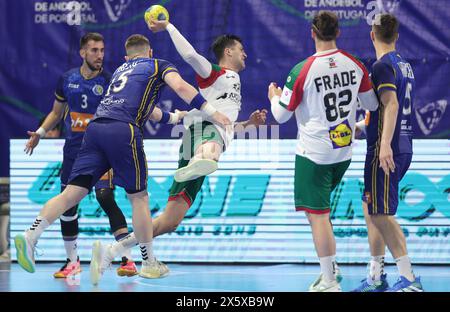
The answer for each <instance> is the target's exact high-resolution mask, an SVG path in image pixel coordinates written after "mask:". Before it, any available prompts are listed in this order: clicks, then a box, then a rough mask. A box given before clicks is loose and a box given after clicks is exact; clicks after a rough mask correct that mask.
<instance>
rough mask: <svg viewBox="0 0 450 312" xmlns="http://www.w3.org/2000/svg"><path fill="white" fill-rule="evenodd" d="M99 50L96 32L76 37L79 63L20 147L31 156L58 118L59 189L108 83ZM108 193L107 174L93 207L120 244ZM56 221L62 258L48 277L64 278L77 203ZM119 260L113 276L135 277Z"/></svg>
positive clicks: (121, 228) (123, 231)
mask: <svg viewBox="0 0 450 312" xmlns="http://www.w3.org/2000/svg"><path fill="white" fill-rule="evenodd" d="M104 46H105V45H104V40H103V36H102V35H101V34H99V33H87V34H85V35H84V36H83V37H82V38H81V40H80V56H81V58H82V59H83V64H82V65H81V67H76V68H73V69H71V70H69V71H67V72H66V73H64V74H63V75H62V76H61V77H60V79H59V81H58V84H57V88H56V91H55V101H54V103H53V109H52V111H51V112H50V113H49V114H48V116H47V118H46V119H45V121H44V123H43V124H42V125H41V127H40V128H39V129H38V130H37V131H36V132H29V135H30V139H29V141H28V142H27V145H26V152H28V153H30V155H31V154H32V153H33V149H34V148H35V147H36V146H37V145H38V143H39V139H40V138H41V137H43V136H44V135H45V133H46V131H48V130H50V129H53V127H54V126H55V125H56V124H58V123H59V122H60V121H61V119H64V123H65V126H66V141H65V144H64V156H63V163H62V168H61V191H63V190H64V188H65V187H66V186H67V183H68V179H69V175H70V172H71V171H72V166H73V163H74V161H75V158H76V156H77V154H78V151H79V150H80V147H81V141H82V139H83V136H84V133H85V131H86V127H87V125H88V123H89V121H90V120H91V119H92V117H93V116H94V113H95V111H96V110H97V107H98V105H99V104H100V100H101V99H102V97H103V95H104V93H105V92H106V89H107V87H108V84H109V81H110V79H111V74H110V73H107V72H105V71H104V70H103V57H104ZM113 189H114V186H113V184H112V172H108V173H106V174H105V175H104V176H103V177H102V178H101V179H100V181H99V182H98V183H97V184H96V185H95V195H96V198H97V201H98V203H99V204H100V206H101V207H102V209H103V210H104V211H105V212H106V214H107V215H108V218H109V223H110V226H111V232H112V233H113V235H114V237H115V239H116V240H120V239H122V238H123V237H124V236H126V235H127V234H128V227H127V222H126V220H125V216H124V215H123V213H122V211H121V210H120V209H119V207H118V206H117V203H116V201H115V200H114V192H113ZM60 221H61V232H62V236H63V240H64V247H65V249H66V254H67V260H66V263H65V264H64V265H63V267H62V268H61V269H60V270H58V271H57V272H55V273H54V275H53V276H54V277H55V278H66V277H67V276H70V275H74V274H77V273H79V272H80V271H81V266H80V261H79V258H78V252H77V238H78V233H79V226H78V205H75V206H74V207H72V208H71V209H69V210H68V211H66V212H65V213H64V214H63V215H62V216H61V217H60ZM122 256H123V257H122V262H121V265H120V267H119V268H118V269H117V273H118V274H119V275H120V276H132V275H135V274H137V269H136V265H135V264H134V262H133V261H132V259H131V254H130V253H125V254H122Z"/></svg>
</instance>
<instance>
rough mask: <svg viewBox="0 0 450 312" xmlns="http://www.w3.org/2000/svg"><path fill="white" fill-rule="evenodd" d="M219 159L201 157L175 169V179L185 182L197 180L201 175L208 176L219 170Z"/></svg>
mask: <svg viewBox="0 0 450 312" xmlns="http://www.w3.org/2000/svg"><path fill="white" fill-rule="evenodd" d="M217 167H218V165H217V161H215V160H210V159H199V160H194V161H192V162H191V163H190V164H189V165H187V166H186V167H183V168H180V169H178V170H177V171H175V175H174V179H175V181H177V182H185V181H190V180H195V179H197V178H199V177H202V176H206V175H208V174H211V173H213V172H214V171H216V170H217Z"/></svg>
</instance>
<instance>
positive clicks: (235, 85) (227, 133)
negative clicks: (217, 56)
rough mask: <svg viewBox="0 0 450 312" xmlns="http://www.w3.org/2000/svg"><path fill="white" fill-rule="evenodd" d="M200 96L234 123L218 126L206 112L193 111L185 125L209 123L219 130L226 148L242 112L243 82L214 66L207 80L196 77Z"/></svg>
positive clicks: (232, 73) (185, 118)
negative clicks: (224, 126) (200, 122)
mask: <svg viewBox="0 0 450 312" xmlns="http://www.w3.org/2000/svg"><path fill="white" fill-rule="evenodd" d="M196 79H197V83H198V87H199V91H200V94H201V95H202V96H203V97H204V98H205V99H206V100H207V101H208V103H209V104H211V105H212V106H214V107H215V108H216V109H217V110H218V111H219V112H221V113H222V114H224V115H225V116H227V117H228V118H229V119H230V121H231V122H232V125H231V126H228V127H226V129H224V128H223V127H221V126H219V125H216V123H215V121H214V120H213V119H212V118H211V117H210V116H208V115H206V114H205V113H204V112H202V111H199V110H197V109H193V110H191V111H190V112H189V113H188V114H187V115H186V116H185V117H184V125H185V126H186V127H189V126H190V125H192V124H193V123H195V122H199V121H205V120H206V121H209V122H211V123H213V124H214V125H215V127H216V128H217V129H218V130H219V132H220V134H221V136H222V138H223V140H224V143H225V146H228V145H229V144H230V142H231V140H232V139H233V137H234V130H233V128H234V122H235V121H236V120H237V118H238V114H239V111H240V110H241V80H240V78H239V74H238V73H236V72H234V71H232V70H229V69H225V68H222V67H220V66H218V65H214V64H212V70H211V74H210V75H209V76H208V77H207V78H202V77H200V76H199V75H197V76H196Z"/></svg>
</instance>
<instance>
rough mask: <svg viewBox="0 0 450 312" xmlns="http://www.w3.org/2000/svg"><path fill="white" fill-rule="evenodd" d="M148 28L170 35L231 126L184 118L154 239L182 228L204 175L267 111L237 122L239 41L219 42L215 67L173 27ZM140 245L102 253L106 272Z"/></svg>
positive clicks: (130, 240)
mask: <svg viewBox="0 0 450 312" xmlns="http://www.w3.org/2000/svg"><path fill="white" fill-rule="evenodd" d="M149 27H150V29H151V30H152V31H153V32H158V31H162V30H167V31H168V33H169V35H170V38H171V40H172V42H173V43H174V45H175V48H176V49H177V51H178V53H179V54H180V55H181V57H182V58H183V59H184V60H185V61H186V62H187V63H188V64H189V65H191V66H192V68H193V69H194V70H195V72H196V74H197V75H196V80H197V83H198V87H199V91H200V94H201V95H202V96H203V97H204V98H205V99H207V102H208V104H209V105H210V106H211V107H212V109H213V110H214V111H217V112H220V113H221V114H223V115H225V116H226V117H227V118H228V119H229V120H230V122H231V125H230V126H229V127H227V128H223V127H222V126H220V125H219V124H218V123H217V122H216V121H214V120H213V119H211V118H210V117H209V116H208V115H206V114H204V113H203V112H201V111H199V110H197V109H194V110H191V111H190V112H189V113H188V114H187V115H186V116H185V117H184V125H185V127H186V131H185V132H184V134H183V139H182V141H183V143H182V144H181V147H180V159H179V162H178V165H179V169H178V170H177V171H176V172H175V177H174V178H175V181H174V182H173V184H172V186H171V188H170V191H169V198H168V203H167V205H166V207H165V209H164V212H163V213H162V214H161V215H159V216H158V217H157V218H155V219H153V237H156V236H159V235H162V234H164V233H169V232H172V231H174V230H175V229H176V228H177V227H178V225H179V224H180V223H181V221H182V220H183V218H184V216H185V214H186V212H187V211H188V210H189V208H190V207H191V205H192V204H193V202H194V200H195V198H196V196H197V194H198V192H200V190H201V186H202V184H203V181H204V179H205V176H206V175H208V174H210V173H212V172H213V171H215V170H216V169H217V162H218V160H219V157H220V155H221V154H222V153H223V152H224V151H225V149H226V148H227V147H228V145H229V144H230V142H231V140H232V139H233V137H234V130H235V126H237V125H239V126H240V127H239V128H240V129H245V127H246V126H247V125H254V126H258V125H260V124H264V123H265V120H266V113H267V111H266V110H261V111H259V110H257V111H255V112H253V113H252V114H251V116H250V119H249V120H247V121H245V122H240V123H237V122H236V120H237V117H238V113H239V111H240V107H241V92H240V91H241V82H240V78H239V72H240V71H241V70H243V69H244V68H245V59H246V58H247V55H246V54H245V51H244V47H243V46H242V42H241V39H240V38H239V37H237V36H234V35H223V36H220V37H218V38H217V39H216V40H215V42H214V43H213V51H214V53H215V55H216V58H217V60H218V65H215V64H211V63H210V62H209V61H208V60H207V59H206V58H205V57H203V56H202V55H200V54H198V53H197V52H196V51H195V49H194V48H193V47H192V45H191V44H190V43H189V42H188V41H187V40H186V39H185V38H184V37H183V36H182V35H181V33H180V32H179V31H178V30H177V29H176V28H175V26H173V25H172V24H168V22H166V21H152V22H151V23H150V25H149ZM214 111H213V112H214ZM209 113H210V114H212V112H209ZM236 130H237V129H236ZM136 244H137V240H136V237H135V236H134V234H133V233H132V234H130V235H128V236H127V237H125V238H124V239H123V240H121V241H120V242H118V243H114V244H112V245H110V246H109V247H108V249H107V250H106V252H105V253H104V254H103V255H104V257H103V260H102V265H101V266H102V268H105V267H107V266H108V265H109V263H110V262H111V261H112V259H113V258H114V256H115V255H116V254H118V253H120V252H121V250H124V249H128V248H131V247H133V246H135V245H136Z"/></svg>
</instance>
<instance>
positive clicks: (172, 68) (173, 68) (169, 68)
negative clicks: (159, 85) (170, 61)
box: [161, 67, 176, 79]
mask: <svg viewBox="0 0 450 312" xmlns="http://www.w3.org/2000/svg"><path fill="white" fill-rule="evenodd" d="M168 70H176V68H175V67H167V68H166V69H165V70H164V71H163V72H162V73H161V78H163V77H164V74H165V73H166V71H168ZM163 79H164V78H163Z"/></svg>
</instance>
